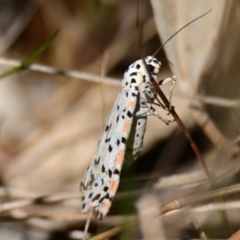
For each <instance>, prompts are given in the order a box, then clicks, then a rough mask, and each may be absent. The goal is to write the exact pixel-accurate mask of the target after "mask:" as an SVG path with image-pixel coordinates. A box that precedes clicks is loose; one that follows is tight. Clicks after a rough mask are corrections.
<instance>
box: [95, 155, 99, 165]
mask: <svg viewBox="0 0 240 240" xmlns="http://www.w3.org/2000/svg"><path fill="white" fill-rule="evenodd" d="M99 162H100V157H99V158H98V159H95V161H94V163H95V164H96V165H98V164H99Z"/></svg>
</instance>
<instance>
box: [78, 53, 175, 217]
mask: <svg viewBox="0 0 240 240" xmlns="http://www.w3.org/2000/svg"><path fill="white" fill-rule="evenodd" d="M146 67H147V68H148V70H147V69H146ZM160 67H161V62H159V61H158V60H157V59H156V58H155V57H152V56H148V57H146V58H145V59H144V60H143V59H140V60H138V61H136V62H134V63H133V64H131V65H130V66H129V67H128V69H127V70H126V71H125V73H124V76H123V80H122V85H121V90H120V92H119V94H118V97H117V99H116V101H115V103H114V105H113V108H112V111H111V114H110V116H109V119H108V121H107V125H106V127H105V129H104V132H103V134H102V136H101V138H100V141H99V142H98V145H97V148H96V150H95V153H94V157H93V159H92V161H91V163H90V165H89V167H88V169H87V171H86V173H85V176H84V178H83V180H82V182H81V185H80V189H81V192H82V212H83V213H84V212H89V211H90V210H94V211H95V213H96V215H97V217H98V218H99V219H101V218H103V217H105V216H106V214H107V213H108V211H109V209H110V207H111V204H112V200H113V198H114V196H115V194H116V191H117V188H118V185H119V181H120V173H121V168H122V164H123V161H124V159H127V160H135V159H137V158H138V156H139V155H140V154H141V152H142V149H143V148H142V146H143V138H144V134H145V130H146V123H147V117H148V116H156V117H158V118H159V119H161V120H162V121H164V122H165V123H166V124H168V123H169V122H171V121H170V120H164V119H163V118H161V117H160V115H159V114H158V113H157V111H156V110H155V109H154V107H153V104H154V100H155V99H156V93H155V91H154V88H153V86H152V83H151V80H150V78H151V77H152V78H154V80H155V81H157V74H158V72H159V70H160ZM169 81H172V82H173V84H172V87H173V86H174V83H175V82H176V77H175V76H172V77H169V78H165V79H163V80H160V81H157V83H158V85H162V84H165V83H167V82H169ZM172 87H171V88H172ZM170 96H171V95H170ZM160 106H161V107H163V108H164V109H165V110H167V109H166V107H165V106H164V105H163V104H160Z"/></svg>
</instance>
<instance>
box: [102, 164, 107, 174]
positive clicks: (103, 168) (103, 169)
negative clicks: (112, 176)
mask: <svg viewBox="0 0 240 240" xmlns="http://www.w3.org/2000/svg"><path fill="white" fill-rule="evenodd" d="M105 171H106V168H105V167H104V165H102V172H103V173H104V172H105Z"/></svg>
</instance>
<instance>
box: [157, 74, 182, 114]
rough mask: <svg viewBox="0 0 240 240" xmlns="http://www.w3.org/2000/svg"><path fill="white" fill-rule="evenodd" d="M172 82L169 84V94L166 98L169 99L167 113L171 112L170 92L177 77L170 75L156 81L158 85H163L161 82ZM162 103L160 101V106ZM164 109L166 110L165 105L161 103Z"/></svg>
mask: <svg viewBox="0 0 240 240" xmlns="http://www.w3.org/2000/svg"><path fill="white" fill-rule="evenodd" d="M170 81H171V82H172V84H171V87H170V94H169V98H168V101H169V109H168V114H170V112H171V109H172V92H173V88H174V86H175V84H176V81H177V77H176V76H171V77H167V78H164V79H162V80H160V81H159V82H158V85H159V86H160V85H163V84H166V83H168V82H170ZM162 105H163V104H162V103H160V106H161V107H162ZM162 108H163V109H164V110H166V106H164V105H163V107H162Z"/></svg>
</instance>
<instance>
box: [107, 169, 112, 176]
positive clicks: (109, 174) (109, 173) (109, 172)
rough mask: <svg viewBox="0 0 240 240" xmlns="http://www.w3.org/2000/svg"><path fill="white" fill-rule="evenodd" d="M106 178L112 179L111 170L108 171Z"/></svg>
mask: <svg viewBox="0 0 240 240" xmlns="http://www.w3.org/2000/svg"><path fill="white" fill-rule="evenodd" d="M108 176H109V177H110V178H111V177H112V170H111V169H109V170H108Z"/></svg>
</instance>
